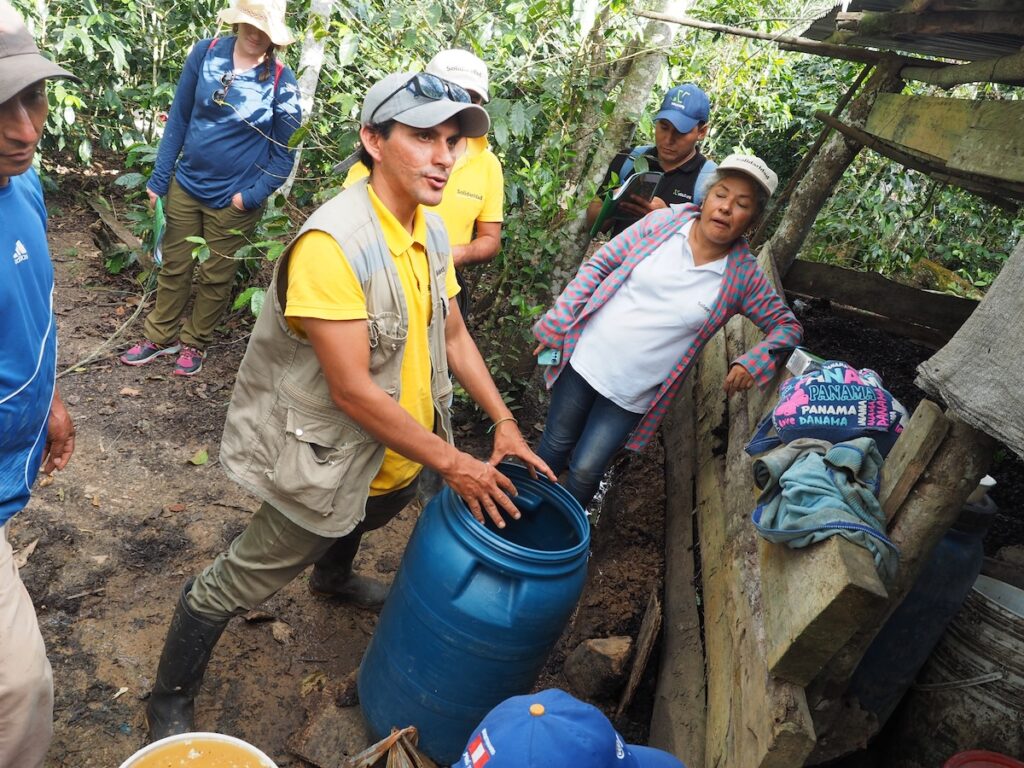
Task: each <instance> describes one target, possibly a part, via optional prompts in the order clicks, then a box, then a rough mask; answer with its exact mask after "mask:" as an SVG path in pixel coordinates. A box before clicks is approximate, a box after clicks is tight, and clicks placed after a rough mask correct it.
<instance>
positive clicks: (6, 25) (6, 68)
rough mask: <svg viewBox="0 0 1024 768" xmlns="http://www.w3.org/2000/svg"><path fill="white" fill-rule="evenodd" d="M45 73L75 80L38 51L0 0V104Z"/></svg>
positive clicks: (21, 23)
mask: <svg viewBox="0 0 1024 768" xmlns="http://www.w3.org/2000/svg"><path fill="white" fill-rule="evenodd" d="M48 77H66V78H70V79H71V80H78V78H77V77H75V76H74V75H72V74H71V73H70V72H68V71H67V70H66V69H63V68H61V67H58V66H57V65H56V64H54V63H53V62H52V61H50V60H49V59H47V58H45V57H44V56H43V55H42V54H40V53H39V48H37V47H36V43H35V40H33V39H32V35H31V33H29V31H28V29H27V28H26V27H25V22H24V21H23V20H22V18H21V16H20V15H19V14H18V12H17V11H16V10H15V9H14V7H13V6H12V5H11V4H10V3H8V2H5V0H0V104H2V103H4V102H5V101H7V100H8V99H10V98H12V97H14V96H16V95H17V94H18V93H20V92H21V91H23V90H24V89H25V88H28V87H29V86H30V85H32V83H37V82H39V81H40V80H45V79H46V78H48Z"/></svg>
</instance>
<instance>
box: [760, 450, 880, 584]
mask: <svg viewBox="0 0 1024 768" xmlns="http://www.w3.org/2000/svg"><path fill="white" fill-rule="evenodd" d="M826 446H828V443H824V444H823V441H820V440H795V441H793V442H792V443H790V444H789V445H786V446H782V447H780V448H777V449H776V450H774V451H771V452H770V453H768V454H767V455H765V456H764V457H762V458H761V459H759V460H758V461H757V462H755V465H754V473H755V478H756V479H758V480H759V481H764V482H763V483H762V482H759V483H758V484H759V485H760V486H761V487H762V488H763V491H762V493H761V496H760V497H759V498H758V501H757V507H756V508H755V509H754V514H753V521H754V525H755V526H756V527H757V530H758V532H759V533H760V534H761V535H762V536H763V537H764V538H766V539H768V541H774V542H784V543H785V544H786V545H787V546H789V547H791V548H794V549H797V548H800V547H806V546H808V545H809V544H813V543H815V542H818V541H822V540H823V539H826V538H828V537H829V536H836V535H839V536H843V537H845V538H847V539H849V540H850V541H853V542H854V543H856V544H859V545H860V546H862V547H865V548H867V549H868V550H870V551H871V553H872V555H873V557H874V560H875V567H876V568H877V569H878V573H879V575H880V576H881V577H882V580H883V581H884V582H885V583H887V584H888V583H891V582H892V579H893V577H894V576H895V575H896V568H897V566H898V563H899V550H898V548H897V547H896V545H895V544H893V543H892V541H890V540H889V538H888V537H887V536H886V535H885V515H884V513H883V512H882V507H881V505H880V504H879V503H878V489H879V486H880V484H881V467H882V455H881V454H880V453H879V451H878V448H877V446H876V445H875V441H874V440H872V439H871V438H870V437H859V438H857V439H855V440H848V441H846V442H842V443H836V444H835V445H832V446H831V447H826Z"/></svg>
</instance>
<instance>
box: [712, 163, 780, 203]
mask: <svg viewBox="0 0 1024 768" xmlns="http://www.w3.org/2000/svg"><path fill="white" fill-rule="evenodd" d="M728 168H731V169H732V170H734V171H740V172H741V173H745V174H746V175H747V176H749V177H750V178H752V179H753V180H754V181H756V182H757V183H758V184H760V185H761V186H762V187H764V188H765V189H766V190H767V191H768V194H769V195H774V194H775V190H776V189H777V188H778V186H779V177H778V176H777V175H776V173H775V171H773V170H772V169H771V168H769V167H768V163H766V162H765V161H764V160H762V159H761V158H760V157H758V156H757V155H729V156H728V157H727V158H725V160H723V161H722V162H720V163H719V164H718V170H720V171H724V170H726V169H728Z"/></svg>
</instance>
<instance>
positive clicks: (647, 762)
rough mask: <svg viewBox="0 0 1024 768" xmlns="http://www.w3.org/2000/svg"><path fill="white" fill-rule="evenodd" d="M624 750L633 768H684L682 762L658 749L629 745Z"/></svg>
mask: <svg viewBox="0 0 1024 768" xmlns="http://www.w3.org/2000/svg"><path fill="white" fill-rule="evenodd" d="M626 750H627V751H628V752H629V754H630V756H631V757H632V758H633V765H634V766H635V768H686V766H685V765H683V762H682V760H680V759H679V758H677V757H675V756H674V755H670V754H669V753H668V752H663V751H662V750H660V749H653V748H652V747H641V746H637V745H636V744H629V745H627V746H626Z"/></svg>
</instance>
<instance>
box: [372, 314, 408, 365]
mask: <svg viewBox="0 0 1024 768" xmlns="http://www.w3.org/2000/svg"><path fill="white" fill-rule="evenodd" d="M366 327H367V332H368V333H369V336H370V373H371V374H375V375H376V374H381V373H386V372H388V370H389V366H394V365H397V366H399V367H400V364H401V359H402V356H401V351H402V350H403V349H404V348H405V340H406V339H407V338H408V336H409V329H408V328H407V327H404V326H403V325H402V317H401V315H399V314H398V313H397V312H376V313H375V312H371V313H370V315H369V317H368V318H367V320H366ZM396 383H397V382H396Z"/></svg>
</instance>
